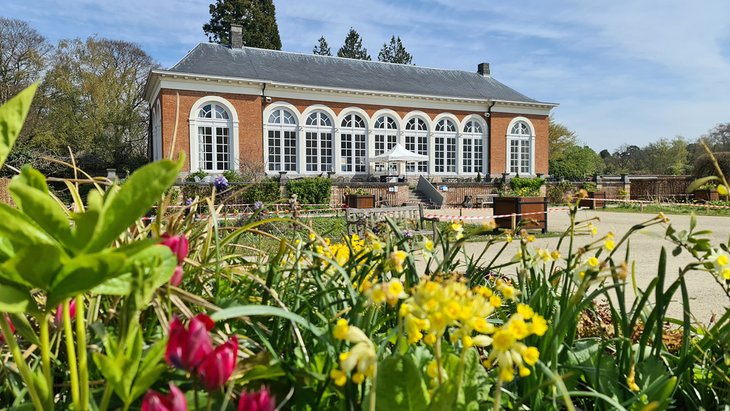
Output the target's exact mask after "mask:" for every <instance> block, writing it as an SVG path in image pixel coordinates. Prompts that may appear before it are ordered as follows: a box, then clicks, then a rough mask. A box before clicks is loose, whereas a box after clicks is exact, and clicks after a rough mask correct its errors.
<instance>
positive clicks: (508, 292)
mask: <svg viewBox="0 0 730 411" xmlns="http://www.w3.org/2000/svg"><path fill="white" fill-rule="evenodd" d="M499 291H500V292H501V293H502V295H503V296H504V298H507V299H509V300H513V299H514V298H515V288H514V287H512V286H511V285H507V284H505V285H502V286H501V287H499Z"/></svg>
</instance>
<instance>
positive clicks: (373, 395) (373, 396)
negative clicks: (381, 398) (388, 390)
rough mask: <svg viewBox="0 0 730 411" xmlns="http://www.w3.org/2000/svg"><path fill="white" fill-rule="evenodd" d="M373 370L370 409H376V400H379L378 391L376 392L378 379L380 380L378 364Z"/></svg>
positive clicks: (372, 410)
mask: <svg viewBox="0 0 730 411" xmlns="http://www.w3.org/2000/svg"><path fill="white" fill-rule="evenodd" d="M374 367H375V368H374V371H373V378H372V381H373V383H372V384H371V385H370V411H375V401H376V400H377V393H376V385H375V384H376V381H377V380H378V366H377V364H376V365H375V366H374Z"/></svg>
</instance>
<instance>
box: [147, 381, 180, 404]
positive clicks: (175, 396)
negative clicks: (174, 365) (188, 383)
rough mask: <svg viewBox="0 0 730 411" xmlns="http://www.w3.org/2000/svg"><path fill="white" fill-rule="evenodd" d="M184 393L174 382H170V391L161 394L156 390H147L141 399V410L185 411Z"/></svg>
mask: <svg viewBox="0 0 730 411" xmlns="http://www.w3.org/2000/svg"><path fill="white" fill-rule="evenodd" d="M187 410H188V402H187V401H186V400H185V395H184V394H183V393H182V391H180V389H178V388H177V387H176V386H175V384H173V383H170V393H169V394H167V395H162V394H160V393H159V392H157V391H153V390H150V391H147V394H145V396H144V398H143V399H142V411H187Z"/></svg>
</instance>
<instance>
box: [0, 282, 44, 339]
mask: <svg viewBox="0 0 730 411" xmlns="http://www.w3.org/2000/svg"><path fill="white" fill-rule="evenodd" d="M0 292H2V291H0ZM0 295H2V294H0ZM0 311H2V310H0ZM28 311H30V312H33V311H36V308H35V301H34V302H33V303H32V306H31V308H30V309H29V310H28ZM9 315H10V321H12V322H13V326H15V332H16V333H17V334H18V335H20V336H21V337H23V338H24V339H25V340H26V341H28V342H29V343H31V344H35V345H37V346H40V345H41V340H40V338H38V335H37V334H36V333H35V331H34V330H33V326H31V325H30V322H28V319H27V318H25V315H23V313H10V314H9Z"/></svg>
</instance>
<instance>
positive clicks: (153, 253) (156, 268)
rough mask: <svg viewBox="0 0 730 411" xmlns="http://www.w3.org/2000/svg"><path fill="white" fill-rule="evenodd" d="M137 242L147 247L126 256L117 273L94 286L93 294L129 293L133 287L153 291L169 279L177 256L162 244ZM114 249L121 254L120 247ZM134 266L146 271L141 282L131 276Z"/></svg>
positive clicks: (175, 264)
mask: <svg viewBox="0 0 730 411" xmlns="http://www.w3.org/2000/svg"><path fill="white" fill-rule="evenodd" d="M139 243H142V244H144V245H145V246H146V247H147V248H146V249H142V251H140V252H138V253H137V254H133V255H132V256H131V257H129V258H127V260H126V262H125V264H124V267H122V269H121V270H120V271H119V274H118V275H116V276H114V277H112V278H109V279H108V280H106V281H104V282H103V283H101V284H99V285H98V286H96V287H94V293H95V294H103V295H129V294H130V293H131V292H132V290H133V287H146V288H147V289H149V290H151V291H154V290H156V289H157V288H159V287H161V286H162V285H164V284H165V283H167V282H168V281H170V277H172V274H173V273H174V272H175V267H176V266H177V258H176V257H175V255H174V254H173V253H172V251H171V250H170V249H169V248H168V247H165V246H164V245H154V243H152V242H139ZM134 244H136V243H134ZM116 251H117V253H118V254H123V253H120V251H122V250H121V249H117V250H116ZM128 251H129V250H128ZM135 267H138V268H140V269H143V270H145V271H146V272H145V275H144V278H143V281H144V283H143V284H139V282H137V281H135V278H134V276H133V274H134V270H135Z"/></svg>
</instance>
